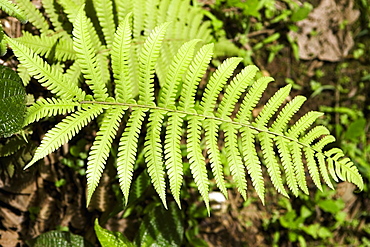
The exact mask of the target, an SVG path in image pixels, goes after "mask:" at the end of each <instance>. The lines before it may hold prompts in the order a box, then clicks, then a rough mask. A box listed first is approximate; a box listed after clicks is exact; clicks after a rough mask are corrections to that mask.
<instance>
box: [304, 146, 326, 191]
mask: <svg viewBox="0 0 370 247" xmlns="http://www.w3.org/2000/svg"><path fill="white" fill-rule="evenodd" d="M303 152H304V154H305V157H306V160H307V167H308V172H309V173H310V176H311V178H312V181H313V182H314V184H315V185H316V187H317V188H318V189H319V190H320V191H322V186H321V181H320V175H319V174H320V173H319V169H318V168H317V165H316V161H315V153H314V151H313V150H312V149H311V148H310V147H304V148H303Z"/></svg>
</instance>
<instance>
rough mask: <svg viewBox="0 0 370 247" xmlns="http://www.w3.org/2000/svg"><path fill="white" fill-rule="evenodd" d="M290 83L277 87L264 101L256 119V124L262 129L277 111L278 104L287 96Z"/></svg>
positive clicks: (290, 86)
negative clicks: (264, 103)
mask: <svg viewBox="0 0 370 247" xmlns="http://www.w3.org/2000/svg"><path fill="white" fill-rule="evenodd" d="M291 88H292V85H290V84H288V85H286V86H285V87H283V88H281V89H279V91H277V92H276V93H275V94H274V95H273V96H272V97H271V98H270V99H269V101H268V102H267V103H266V105H265V106H264V107H263V109H262V111H261V112H260V113H259V114H258V116H257V119H256V123H255V124H256V126H257V127H259V128H261V129H263V128H265V127H266V125H267V122H268V121H269V120H270V118H271V117H272V115H274V113H275V112H276V111H277V109H278V108H279V106H280V105H281V104H282V103H283V102H284V100H285V99H286V97H288V95H289V92H290V89H291Z"/></svg>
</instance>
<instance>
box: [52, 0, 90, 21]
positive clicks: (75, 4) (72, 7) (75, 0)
mask: <svg viewBox="0 0 370 247" xmlns="http://www.w3.org/2000/svg"><path fill="white" fill-rule="evenodd" d="M58 3H59V4H60V5H62V6H63V11H64V13H66V14H67V17H68V19H69V21H70V22H71V23H75V19H76V17H77V15H78V12H79V10H80V9H81V6H82V5H83V4H84V3H85V0H58Z"/></svg>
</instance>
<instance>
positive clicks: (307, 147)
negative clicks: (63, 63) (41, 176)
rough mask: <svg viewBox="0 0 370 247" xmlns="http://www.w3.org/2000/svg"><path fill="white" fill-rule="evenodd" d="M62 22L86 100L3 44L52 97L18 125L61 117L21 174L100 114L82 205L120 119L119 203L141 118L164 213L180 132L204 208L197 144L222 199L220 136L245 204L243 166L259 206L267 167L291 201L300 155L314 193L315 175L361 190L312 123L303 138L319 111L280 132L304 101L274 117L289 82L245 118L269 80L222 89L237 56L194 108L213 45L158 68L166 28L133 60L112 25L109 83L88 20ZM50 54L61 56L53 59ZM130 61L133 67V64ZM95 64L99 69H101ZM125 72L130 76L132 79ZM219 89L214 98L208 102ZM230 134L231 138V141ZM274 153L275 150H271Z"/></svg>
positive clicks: (178, 179)
mask: <svg viewBox="0 0 370 247" xmlns="http://www.w3.org/2000/svg"><path fill="white" fill-rule="evenodd" d="M72 24H73V38H72V44H71V45H72V47H73V50H74V56H75V60H76V64H77V65H78V67H79V68H80V71H81V73H82V75H83V77H84V78H85V83H86V84H87V85H88V86H89V87H90V89H91V91H92V94H89V93H87V92H85V91H84V90H83V89H82V87H80V85H79V84H78V83H77V81H74V80H71V79H70V74H69V72H68V71H67V72H65V73H62V71H61V70H60V69H58V68H57V67H55V66H53V65H52V64H48V63H46V62H45V61H44V60H43V59H42V58H41V57H39V56H38V55H37V54H35V53H34V52H33V50H31V49H30V48H28V47H26V46H25V45H24V44H21V43H19V42H18V40H17V39H10V38H6V40H7V42H8V43H9V44H10V46H11V48H12V50H13V51H14V53H15V55H16V56H17V57H18V59H19V60H20V61H21V63H22V64H23V66H24V67H26V68H27V70H28V71H29V73H30V74H31V75H32V76H33V77H35V78H37V79H38V80H39V82H40V83H41V84H42V85H43V86H45V87H48V89H49V90H50V91H51V92H52V93H53V94H54V95H55V97H53V98H49V99H41V100H39V101H37V102H36V103H35V104H33V105H32V106H31V107H29V108H28V112H27V118H26V121H25V124H26V125H28V124H30V123H33V122H36V121H38V120H40V119H42V118H44V117H51V116H55V115H59V114H66V113H70V115H69V116H67V117H66V118H65V119H64V120H63V121H62V122H60V123H59V124H57V125H56V126H55V127H54V128H53V129H51V130H50V131H48V133H46V135H45V137H44V139H43V140H42V142H41V145H40V146H39V147H38V148H37V150H36V153H35V155H34V157H33V159H32V160H31V162H30V163H29V164H28V165H27V166H26V168H28V167H30V166H31V165H33V164H34V163H36V162H37V161H38V160H40V159H42V158H43V157H44V156H46V155H48V154H49V153H51V152H53V151H54V150H55V149H57V148H59V147H60V146H61V145H63V144H64V143H66V142H68V141H69V140H71V138H72V137H73V136H74V135H76V133H78V132H79V131H80V130H81V129H82V127H83V126H86V125H87V124H88V123H89V122H91V121H92V120H93V119H94V118H96V117H97V116H99V115H101V116H102V117H101V118H100V119H99V121H98V124H99V131H98V132H97V137H96V140H95V141H94V143H93V146H92V147H91V150H90V153H89V157H88V163H87V172H86V174H87V181H88V196H87V204H89V202H90V199H91V197H92V194H93V192H94V191H95V189H96V187H97V185H98V183H99V180H100V177H101V175H102V171H103V169H104V167H105V162H106V160H107V158H108V156H109V152H110V149H111V144H112V142H113V139H114V138H115V136H116V135H117V130H118V127H119V125H120V123H121V122H122V117H123V116H124V115H128V116H129V117H128V120H127V121H126V122H125V123H124V125H125V129H124V131H123V133H122V135H121V137H120V141H119V147H118V157H117V171H118V177H119V181H120V186H121V190H122V192H123V195H124V199H125V202H126V204H127V202H128V195H129V188H130V185H131V180H132V174H133V171H134V166H133V165H134V162H135V156H136V153H137V149H138V148H140V147H139V146H138V143H140V142H139V133H140V132H141V130H142V128H143V127H144V125H143V121H144V118H145V117H146V116H147V117H148V124H147V125H146V136H145V138H144V140H143V141H144V142H143V151H144V157H145V162H146V164H147V167H148V173H149V175H150V178H151V182H152V184H153V185H154V188H155V190H156V192H157V193H158V195H159V197H160V198H161V200H162V202H163V204H164V205H165V207H166V204H167V202H166V183H165V174H166V173H167V175H168V178H169V184H170V190H171V192H172V194H173V195H174V198H175V200H176V202H177V203H178V205H179V207H181V205H180V190H181V186H182V176H183V157H182V156H181V150H180V142H181V139H182V138H185V137H184V136H183V132H184V131H186V132H187V135H186V138H185V139H186V142H187V146H186V148H187V154H186V157H187V159H188V161H189V163H190V170H191V173H192V176H193V177H194V181H195V183H196V186H197V188H198V190H199V192H200V194H201V196H202V198H203V200H204V202H205V204H206V206H207V209H208V210H209V199H208V192H209V180H208V174H207V173H208V172H207V168H206V166H205V165H206V162H205V157H204V156H203V150H202V148H201V145H200V144H201V141H202V139H203V140H204V141H205V143H206V147H207V150H208V151H207V152H208V156H209V158H210V161H211V167H212V174H213V176H214V177H215V180H216V184H217V186H218V187H219V189H220V190H221V191H222V192H223V193H224V194H225V196H226V195H227V193H226V187H225V182H224V174H223V164H222V163H221V160H220V150H219V148H218V144H217V139H218V135H219V132H220V131H222V132H224V134H225V152H226V157H227V162H228V163H229V165H230V171H231V175H232V176H233V178H234V181H235V184H236V187H237V189H238V191H239V192H240V193H241V194H242V195H243V197H244V198H246V185H247V183H246V173H245V169H247V171H248V173H249V175H250V176H251V178H252V181H253V186H254V187H255V189H256V192H257V194H258V195H259V197H260V198H261V200H262V201H264V191H265V188H264V181H263V176H262V165H265V166H266V167H267V172H268V174H269V176H270V178H271V180H272V183H273V185H274V187H275V188H276V189H277V191H278V192H280V193H282V194H283V195H285V196H288V193H287V191H286V188H285V187H284V184H283V181H284V180H283V176H282V172H284V174H285V176H286V183H287V185H288V188H289V190H291V191H292V192H293V194H295V195H298V191H299V189H301V190H303V191H304V192H306V193H308V190H307V186H306V178H305V175H304V164H303V157H304V158H305V159H306V160H307V166H308V170H309V173H310V175H311V177H312V178H313V181H314V183H315V184H316V185H317V186H318V188H320V189H321V181H320V175H321V176H322V177H323V179H324V181H325V183H327V184H328V185H329V186H330V187H333V185H332V182H331V178H330V176H331V177H332V178H333V179H335V180H337V178H338V177H339V178H340V179H342V180H348V181H351V182H353V183H355V184H356V185H358V187H359V188H360V189H361V188H362V187H363V184H362V178H361V176H360V175H359V173H358V171H357V168H356V167H355V166H354V165H353V163H352V162H351V161H350V160H349V159H347V158H344V157H343V153H342V151H341V150H340V149H338V148H333V149H330V150H327V151H325V150H324V147H325V146H326V145H327V144H329V143H331V142H333V141H334V137H333V136H331V135H329V132H328V130H327V129H326V128H325V127H324V126H317V127H315V128H312V129H311V130H310V131H309V132H307V130H308V129H309V128H310V127H311V125H312V124H313V122H314V121H315V119H317V118H318V117H320V116H321V115H322V114H321V113H318V112H309V113H307V114H306V115H305V116H304V117H302V118H301V119H300V120H299V121H297V122H296V123H294V124H293V125H291V126H289V125H288V123H289V121H290V118H291V117H292V116H293V115H294V114H295V113H296V112H297V111H298V109H299V108H300V106H301V105H302V104H303V102H304V101H305V98H304V97H302V96H297V97H296V98H294V99H293V100H292V101H290V102H289V103H287V104H286V105H285V106H284V107H283V108H282V109H281V110H278V109H279V108H280V106H282V105H283V103H284V101H285V99H286V97H287V96H288V94H289V92H290V89H291V86H290V85H288V86H286V87H284V88H281V89H280V90H279V91H278V92H276V94H275V95H274V96H273V97H271V99H270V100H269V102H268V103H267V104H266V105H265V107H264V109H263V110H262V111H261V113H260V114H259V115H258V116H257V117H256V118H255V119H253V118H251V112H252V110H253V109H254V107H255V106H256V104H257V102H258V100H259V98H260V97H261V95H262V93H263V91H264V90H265V88H266V87H267V86H268V83H269V82H271V81H272V80H273V79H272V78H270V77H262V78H259V79H257V80H256V79H255V75H256V72H257V68H256V67H255V66H248V67H246V68H245V69H244V70H242V71H241V72H240V73H239V74H238V75H237V76H235V77H234V79H233V80H232V81H231V83H230V84H229V85H227V86H226V82H227V80H228V78H229V77H230V76H231V74H232V73H233V71H234V70H235V68H236V66H237V65H238V64H239V62H240V61H241V59H240V58H230V59H226V60H225V61H224V62H223V63H222V64H221V65H220V66H219V67H218V69H217V70H216V71H215V72H214V73H213V74H212V76H211V77H210V79H209V83H208V84H207V86H206V89H205V91H204V94H203V97H202V98H201V100H200V101H198V100H197V99H196V91H197V87H198V84H199V82H200V80H201V78H202V76H203V74H204V73H205V71H206V69H207V66H208V63H209V61H210V60H211V57H212V53H213V44H207V45H203V46H202V47H201V48H200V49H199V51H198V52H197V53H195V54H194V50H195V47H196V45H197V44H198V43H199V40H191V41H188V42H186V43H185V44H183V45H182V46H181V47H180V49H179V50H178V51H177V54H176V55H175V56H173V57H172V58H171V59H170V61H171V62H170V65H169V66H168V68H166V70H163V68H161V67H160V65H158V62H159V61H160V54H161V47H162V43H163V41H164V38H165V33H166V29H167V28H168V27H169V26H170V25H171V24H170V23H168V22H167V23H164V24H162V25H160V26H158V27H156V28H154V29H153V31H152V32H151V33H150V34H149V36H148V37H147V39H146V40H145V41H144V44H143V45H142V47H141V49H140V50H139V52H138V53H137V58H138V62H137V63H135V62H132V59H134V58H133V57H131V56H130V54H131V50H132V44H133V43H134V40H133V39H132V34H134V33H136V32H137V31H135V27H134V29H133V31H132V29H131V15H130V14H128V15H127V16H126V17H125V19H124V20H123V21H122V22H121V23H120V25H119V27H118V28H117V30H116V33H115V34H114V36H113V39H112V43H111V45H110V47H111V50H110V51H109V53H108V55H105V57H106V58H111V64H112V73H113V74H112V75H113V78H114V80H113V81H112V82H111V81H110V79H109V78H110V76H109V77H107V75H104V74H103V73H102V71H107V72H108V73H109V67H107V65H108V64H107V63H104V64H102V63H101V61H102V60H100V59H101V57H100V55H99V54H101V53H99V47H102V44H101V42H100V41H99V39H98V36H97V34H96V33H95V32H93V30H94V29H92V23H91V21H90V19H89V18H87V16H86V12H85V11H84V8H83V7H82V8H80V10H79V11H78V13H77V14H76V15H74V16H73V21H72ZM134 24H135V22H134ZM102 25H103V28H104V25H105V23H104V22H103V23H102ZM105 36H106V35H105ZM105 36H104V37H105ZM105 38H107V37H105ZM107 42H108V41H107ZM60 51H61V52H62V51H63V50H60ZM64 54H65V53H64ZM60 56H61V57H63V56H64V55H63V53H61V54H60ZM136 64H138V66H137V67H136V66H135V65H136ZM102 66H103V67H104V70H102V69H101V68H102ZM71 67H74V65H72V66H71ZM158 70H159V71H162V72H163V71H165V73H164V74H162V75H163V77H162V78H165V80H164V81H162V82H161V83H160V85H161V87H160V90H159V94H158V95H156V93H155V92H156V90H155V87H154V84H153V82H154V76H155V74H156V71H158ZM133 74H136V75H137V77H135V76H132V75H133ZM134 84H136V85H137V89H138V96H136V95H135V94H134V93H133V92H135V89H133V87H132V85H134ZM223 89H224V91H225V93H224V97H223V99H222V100H221V101H220V102H217V98H218V97H219V94H220V92H221V91H222V90H223ZM247 89H249V90H248V93H247V95H246V97H245V98H244V99H239V98H240V96H241V95H242V93H243V92H245V91H246V90H247ZM238 100H242V104H241V107H240V108H239V109H238V111H237V114H236V117H233V116H232V114H231V113H232V112H233V110H234V108H235V105H236V103H237V102H238ZM215 109H216V110H215ZM274 116H275V117H274ZM164 124H165V126H166V127H165V128H164V130H165V134H164V136H163V138H164V143H163V146H162V142H161V141H160V140H161V138H162V137H161V132H162V128H163V125H164ZM184 124H185V128H184V127H183V126H184ZM202 129H203V130H205V131H204V135H205V136H204V138H202ZM238 135H241V139H239V140H238ZM322 136H323V137H322ZM321 137H322V138H321ZM257 140H258V141H259V143H260V146H261V149H262V154H263V155H262V157H259V156H258V154H257V152H256V144H255V141H257ZM240 141H241V145H240V144H239V142H240ZM275 147H276V148H277V151H276V150H274V148H275ZM163 157H164V159H163ZM277 157H279V159H277ZM279 160H281V162H282V165H283V169H281V168H280V164H279ZM163 164H164V166H163ZM165 169H166V170H167V172H165Z"/></svg>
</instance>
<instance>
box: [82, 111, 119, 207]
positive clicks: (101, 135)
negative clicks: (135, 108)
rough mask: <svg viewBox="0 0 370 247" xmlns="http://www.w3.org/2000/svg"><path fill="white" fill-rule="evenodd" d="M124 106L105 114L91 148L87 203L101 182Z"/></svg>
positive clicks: (88, 166)
mask: <svg viewBox="0 0 370 247" xmlns="http://www.w3.org/2000/svg"><path fill="white" fill-rule="evenodd" d="M124 110H125V109H124V108H122V107H112V108H109V109H107V110H106V112H105V113H104V114H103V119H102V123H101V127H100V130H99V131H98V132H97V134H96V139H95V141H94V143H93V145H92V147H91V149H90V153H89V156H88V162H87V170H86V177H87V200H86V205H89V204H90V200H91V197H92V195H93V193H94V191H95V189H96V187H97V186H98V184H99V181H100V178H101V176H102V173H103V169H104V167H105V162H106V161H107V158H108V155H109V150H110V148H111V145H112V142H113V139H114V137H115V135H116V133H117V130H118V126H119V123H120V120H121V118H122V116H123V113H124Z"/></svg>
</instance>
